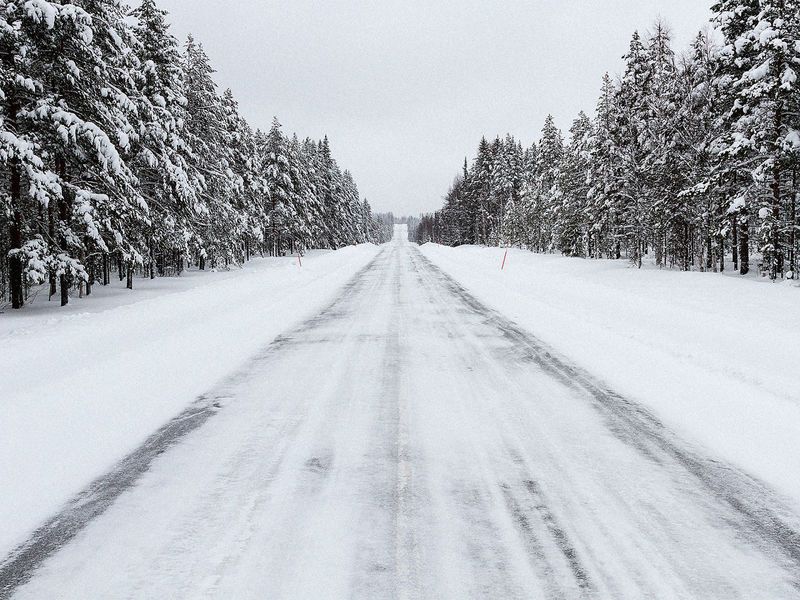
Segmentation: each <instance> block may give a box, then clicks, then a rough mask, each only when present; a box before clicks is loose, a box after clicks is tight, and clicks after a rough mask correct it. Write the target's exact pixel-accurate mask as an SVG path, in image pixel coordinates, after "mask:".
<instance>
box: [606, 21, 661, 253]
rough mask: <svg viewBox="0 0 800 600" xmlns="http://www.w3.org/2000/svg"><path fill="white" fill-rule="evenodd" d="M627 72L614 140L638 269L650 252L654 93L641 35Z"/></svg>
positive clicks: (620, 205) (623, 221)
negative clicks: (649, 146) (650, 128)
mask: <svg viewBox="0 0 800 600" xmlns="http://www.w3.org/2000/svg"><path fill="white" fill-rule="evenodd" d="M624 58H625V62H626V65H625V71H624V73H623V75H622V80H621V82H620V86H619V89H618V90H617V95H616V105H617V106H616V114H617V120H616V123H615V130H614V136H615V137H616V147H617V148H618V150H619V161H620V162H619V170H618V171H617V172H616V175H617V180H618V183H617V186H616V187H617V196H616V199H617V200H618V202H617V210H616V212H617V214H618V215H619V222H618V226H619V230H620V231H619V234H620V235H621V236H623V237H624V240H625V242H626V248H627V252H628V257H629V258H630V260H631V262H633V263H634V264H635V265H637V266H638V267H641V265H642V257H643V255H644V253H645V252H646V249H647V242H648V234H649V225H650V216H651V210H652V199H651V198H650V197H649V196H648V187H647V178H648V176H649V173H648V172H647V168H648V167H647V150H648V149H647V147H646V146H645V143H644V142H645V140H646V133H647V127H648V122H649V114H648V110H649V107H648V100H649V96H650V94H651V93H652V88H651V73H650V69H649V65H648V59H647V49H646V48H645V46H644V43H643V42H642V40H641V37H640V36H639V33H638V32H634V34H633V37H632V38H631V42H630V47H629V50H628V53H627V54H626V55H625V57H624Z"/></svg>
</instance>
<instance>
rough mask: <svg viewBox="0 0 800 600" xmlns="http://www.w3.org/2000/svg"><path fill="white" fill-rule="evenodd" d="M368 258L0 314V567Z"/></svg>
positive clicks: (335, 255)
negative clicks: (85, 490) (74, 499)
mask: <svg viewBox="0 0 800 600" xmlns="http://www.w3.org/2000/svg"><path fill="white" fill-rule="evenodd" d="M377 252H378V248H377V247H376V246H373V245H369V244H366V245H362V246H356V247H348V248H344V249H342V250H338V251H336V252H312V253H311V254H310V255H308V256H306V257H304V258H303V264H302V267H300V266H299V265H298V264H297V260H296V258H272V259H256V260H254V261H251V262H250V263H249V264H248V265H247V266H246V267H245V268H243V269H241V270H233V271H230V272H224V273H222V272H221V273H197V272H192V273H187V274H186V275H185V276H183V277H180V278H173V279H157V280H155V281H152V282H151V281H147V280H141V281H140V280H137V281H136V282H135V287H137V288H140V289H138V290H134V291H133V292H129V291H126V290H122V289H111V290H108V289H106V290H104V289H102V288H101V287H100V286H98V290H97V291H98V294H97V295H96V296H93V297H91V298H89V299H76V300H75V301H74V302H72V303H71V304H70V305H69V306H68V307H65V308H64V309H60V308H59V307H58V306H57V304H56V302H55V301H53V302H52V303H49V305H48V303H47V302H46V300H45V301H44V302H42V301H41V299H40V300H39V301H37V302H36V303H34V304H33V305H32V306H31V307H28V308H25V309H24V310H23V311H20V312H19V313H17V312H15V313H5V314H2V315H0V345H2V348H3V360H2V361H0V398H2V416H1V417H0V456H2V457H3V458H2V460H0V490H2V493H0V558H2V557H3V556H5V555H6V554H7V553H8V551H10V550H11V549H12V548H13V547H14V546H15V545H16V544H18V543H20V542H21V541H23V540H24V539H25V537H26V536H27V535H28V534H29V533H30V531H31V530H32V529H33V528H35V527H36V526H37V525H38V524H39V523H40V522H41V521H42V520H43V519H45V518H47V517H48V516H50V515H51V514H53V513H55V512H56V511H57V510H58V508H59V507H60V506H61V505H62V504H63V503H64V502H65V501H66V500H67V499H68V498H69V497H71V496H72V495H73V494H74V493H76V492H77V491H79V490H80V489H82V488H83V487H84V486H85V485H86V484H87V483H89V482H90V481H91V480H92V479H93V478H95V477H96V476H98V475H100V474H101V473H103V472H105V471H106V470H107V469H108V468H110V467H111V466H112V465H113V464H114V463H115V462H116V461H118V460H119V459H120V458H121V457H123V456H124V455H125V454H126V453H128V452H129V451H130V450H132V449H133V448H135V447H136V446H137V445H139V444H140V443H141V442H142V441H143V440H144V439H145V438H146V437H147V436H148V435H149V434H150V433H152V432H153V431H154V430H155V429H157V428H158V427H159V426H160V425H161V424H162V423H164V422H165V421H167V420H169V419H170V418H171V417H172V416H174V415H175V414H177V413H178V412H180V411H181V409H183V408H184V407H185V406H186V405H188V404H189V403H191V402H192V401H193V400H194V399H195V398H196V397H197V396H199V395H200V394H202V393H203V392H205V391H207V390H208V389H209V388H211V387H212V386H213V385H214V384H215V383H216V382H217V381H219V380H220V379H222V378H224V377H225V376H226V375H229V374H230V373H231V372H233V371H235V370H236V369H237V368H238V367H240V366H241V365H242V364H243V363H245V361H246V360H247V359H248V357H250V356H252V355H253V354H255V353H256V352H257V351H258V350H259V349H260V348H261V347H263V346H265V345H267V344H268V343H269V342H270V341H271V340H272V339H273V338H275V336H276V335H278V334H280V333H281V332H282V331H285V330H286V329H288V328H289V327H291V326H292V325H294V324H296V323H298V322H300V321H302V320H303V319H305V318H308V317H310V316H311V315H313V314H314V312H316V311H318V310H320V309H321V308H322V307H323V306H324V305H325V304H327V303H328V302H329V301H331V300H332V299H333V298H334V296H335V294H336V292H337V290H338V289H339V288H340V287H341V286H342V285H343V284H344V283H345V282H346V281H347V280H348V279H349V278H350V277H351V276H352V275H353V274H354V273H355V272H356V271H357V270H358V269H360V268H361V267H363V266H364V265H366V264H367V263H368V262H369V261H370V260H371V259H372V258H373V257H374V256H375V255H376V254H377ZM309 368H312V369H313V365H309Z"/></svg>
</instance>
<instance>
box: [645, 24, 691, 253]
mask: <svg viewBox="0 0 800 600" xmlns="http://www.w3.org/2000/svg"><path fill="white" fill-rule="evenodd" d="M645 60H646V65H647V66H646V69H647V80H648V87H647V90H646V95H645V97H644V103H645V106H644V110H645V115H644V130H643V132H642V140H641V142H642V149H643V151H644V156H643V175H644V197H645V198H646V199H647V202H646V206H647V209H648V210H649V214H647V215H645V219H646V220H647V221H648V222H649V223H648V227H647V229H648V237H646V238H645V241H644V244H645V248H644V251H645V252H646V251H647V247H648V246H650V245H651V246H652V247H653V249H654V250H655V261H656V265H658V266H661V265H662V264H663V263H664V260H665V253H666V252H667V247H668V238H669V237H670V235H669V232H670V231H671V230H674V229H675V227H674V223H675V216H676V213H678V212H679V211H678V210H677V208H678V207H677V206H676V198H677V197H678V193H679V192H680V190H681V189H682V188H683V187H685V186H684V185H683V177H682V174H681V170H680V169H678V168H677V164H676V160H677V153H676V152H675V147H674V144H673V139H672V138H673V132H674V130H675V127H676V126H677V123H676V121H675V117H676V107H677V105H678V102H679V99H678V79H677V66H676V62H675V53H674V52H673V50H672V45H671V36H670V32H669V29H668V28H667V26H666V24H665V23H664V22H663V21H661V20H658V21H656V22H655V24H654V26H653V31H652V33H651V34H650V35H649V36H648V38H647V44H646V55H645ZM682 225H683V229H682V230H683V232H686V231H688V232H689V234H690V235H691V234H693V227H692V226H691V225H690V224H682ZM678 229H679V230H680V229H681V225H680V224H679V226H678ZM687 237H688V236H684V240H685V241H684V244H683V245H684V250H685V252H684V254H685V255H687V256H689V260H688V261H687V262H689V264H691V252H689V247H690V244H689V243H688V241H686V238H687Z"/></svg>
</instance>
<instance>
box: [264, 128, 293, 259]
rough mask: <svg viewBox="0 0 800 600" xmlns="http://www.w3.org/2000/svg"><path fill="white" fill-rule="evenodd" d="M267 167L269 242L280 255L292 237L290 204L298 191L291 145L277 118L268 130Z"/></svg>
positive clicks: (272, 250) (265, 151)
mask: <svg viewBox="0 0 800 600" xmlns="http://www.w3.org/2000/svg"><path fill="white" fill-rule="evenodd" d="M263 151H264V158H263V169H264V177H265V179H266V183H267V193H268V194H269V211H268V213H267V223H268V225H267V244H268V248H269V253H270V255H273V256H280V255H281V254H282V253H283V250H284V248H285V247H287V246H288V245H289V240H290V230H289V226H290V214H289V211H290V205H291V202H292V196H293V194H294V183H293V182H292V175H291V169H290V167H289V158H288V156H287V154H288V148H287V144H286V140H285V139H284V137H283V133H281V124H280V123H279V122H278V119H277V118H274V119H273V120H272V127H271V128H270V130H269V133H268V134H267V139H266V146H265V148H264V149H263Z"/></svg>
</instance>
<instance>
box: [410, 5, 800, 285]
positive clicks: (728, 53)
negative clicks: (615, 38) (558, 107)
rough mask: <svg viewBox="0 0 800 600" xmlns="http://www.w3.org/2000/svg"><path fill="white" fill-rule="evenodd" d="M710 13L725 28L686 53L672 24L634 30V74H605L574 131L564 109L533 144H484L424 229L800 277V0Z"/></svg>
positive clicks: (434, 234)
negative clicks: (565, 128)
mask: <svg viewBox="0 0 800 600" xmlns="http://www.w3.org/2000/svg"><path fill="white" fill-rule="evenodd" d="M713 10H714V13H715V16H714V25H715V29H714V31H713V32H711V33H699V34H698V35H697V37H696V38H695V39H694V42H693V43H692V44H691V47H690V48H689V49H688V51H686V52H685V53H683V54H681V55H676V53H675V52H674V50H673V48H672V45H671V41H670V34H669V31H668V29H667V28H666V26H665V25H664V24H663V23H660V22H658V23H656V24H655V26H654V28H653V31H652V33H651V34H649V35H648V36H646V37H645V38H642V37H640V35H639V34H638V33H634V35H633V38H632V39H631V42H630V47H629V50H628V53H627V54H626V55H625V56H624V60H625V68H624V72H623V74H622V75H621V78H620V79H619V80H618V81H613V80H612V79H611V78H610V77H609V76H608V75H606V76H605V77H604V78H603V82H602V89H601V94H600V98H599V100H598V102H597V107H596V110H595V113H594V115H593V117H591V118H590V117H589V116H587V115H586V114H584V113H583V112H581V113H580V114H579V115H578V117H577V118H576V119H575V121H574V122H573V123H572V126H571V127H570V130H569V138H568V140H567V141H565V140H564V139H563V136H562V133H561V131H560V130H559V129H558V128H557V127H556V125H555V123H554V122H553V119H552V117H548V118H547V120H546V122H545V124H544V128H543V129H542V134H541V139H540V140H539V142H538V143H537V144H534V145H532V146H531V147H529V148H523V147H522V146H521V144H520V143H519V142H518V141H517V140H515V139H514V138H513V137H511V136H506V137H505V138H504V139H500V138H496V139H495V140H493V141H491V142H490V141H487V140H486V139H483V140H481V142H480V145H479V146H478V152H477V156H476V157H475V159H474V160H473V162H472V164H467V162H466V161H465V163H464V167H463V170H462V173H461V174H460V175H459V176H458V177H457V178H456V179H455V181H454V182H453V184H452V186H451V188H450V190H449V191H448V193H447V195H446V197H445V201H444V207H443V208H442V209H441V210H440V211H438V212H436V213H435V214H432V215H426V216H425V217H424V218H423V219H422V221H421V223H420V225H419V231H418V232H417V238H418V239H419V240H421V241H427V240H435V241H437V242H440V243H444V244H449V245H458V244H467V243H468V244H490V245H497V244H512V245H516V246H521V247H526V248H530V249H531V250H534V251H539V252H553V251H559V252H562V253H564V254H567V255H570V256H582V257H595V258H600V257H608V258H621V257H623V256H625V257H627V258H629V259H630V260H631V261H633V262H634V263H635V264H637V265H638V266H641V264H642V259H643V257H644V256H645V255H650V256H651V257H652V258H653V259H654V261H655V263H656V264H658V265H659V266H675V267H678V268H681V269H685V270H690V269H700V270H714V271H722V270H724V269H725V268H726V264H725V263H726V257H727V258H729V259H731V260H732V262H733V267H734V268H736V269H738V270H739V272H740V273H742V274H746V273H747V272H748V271H749V270H750V268H751V263H753V262H756V261H757V264H758V266H759V267H760V268H761V269H762V272H763V273H764V274H768V275H769V276H770V277H772V278H773V279H775V278H778V277H783V276H787V277H795V278H796V277H797V262H798V250H800V249H799V248H798V241H799V240H798V229H799V224H798V216H797V205H798V202H799V201H800V198H799V197H798V196H800V186H799V185H798V183H799V182H798V171H799V170H800V132H798V129H800V88H798V82H797V74H798V73H799V72H800V3H798V1H797V0H721V1H720V2H718V3H717V4H716V5H715V6H714V7H713ZM720 42H721V43H720ZM751 257H752V258H751Z"/></svg>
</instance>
